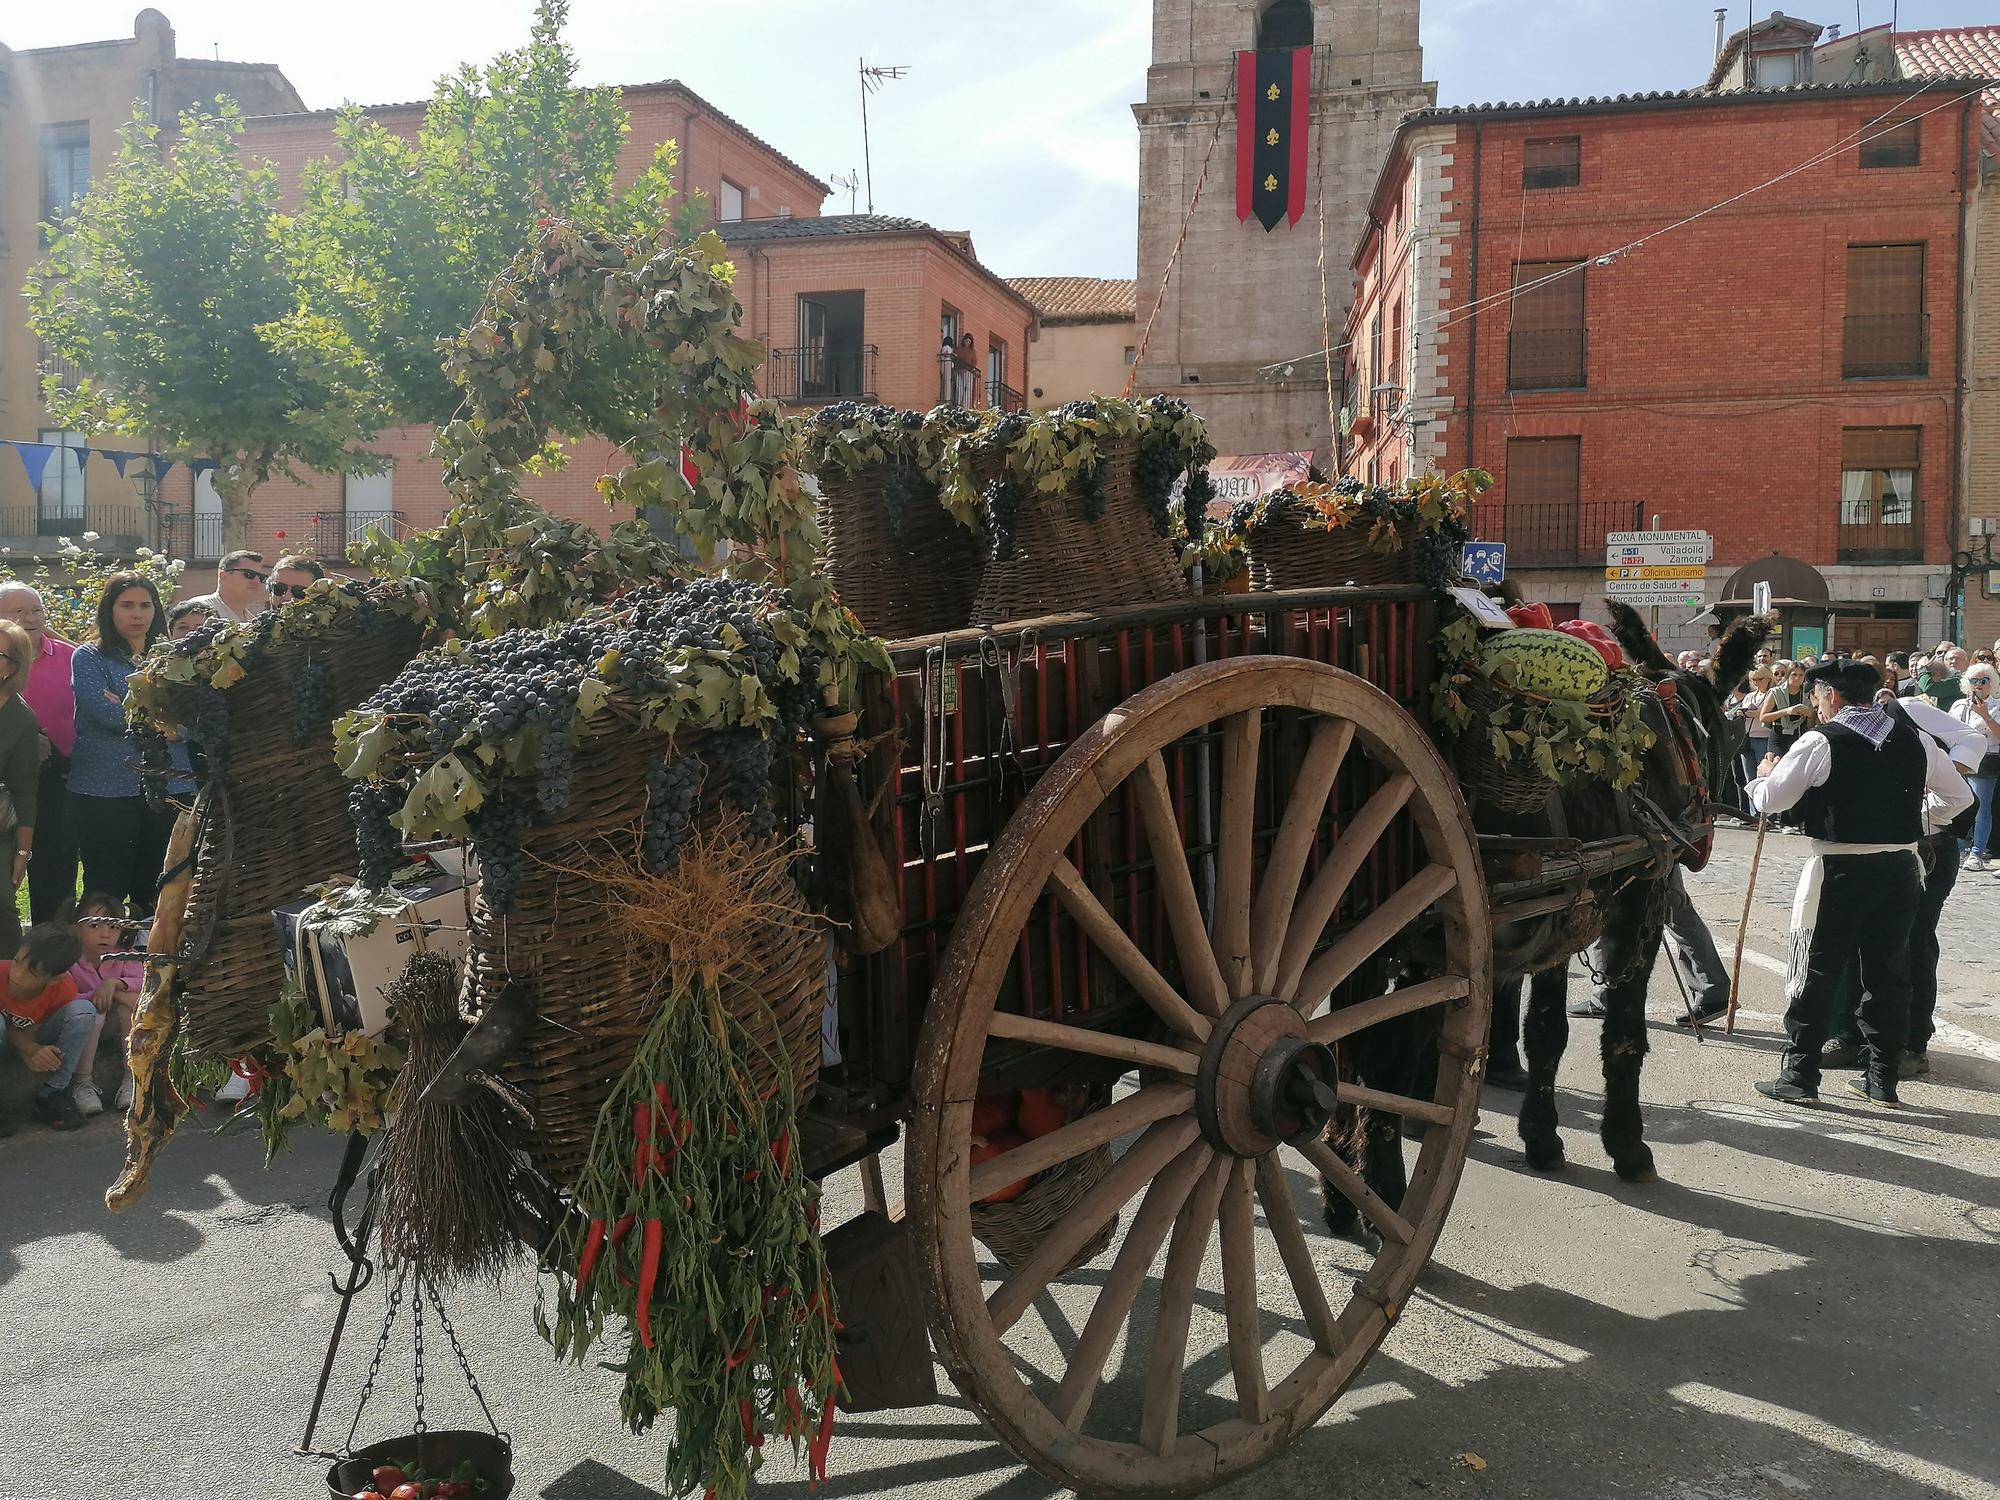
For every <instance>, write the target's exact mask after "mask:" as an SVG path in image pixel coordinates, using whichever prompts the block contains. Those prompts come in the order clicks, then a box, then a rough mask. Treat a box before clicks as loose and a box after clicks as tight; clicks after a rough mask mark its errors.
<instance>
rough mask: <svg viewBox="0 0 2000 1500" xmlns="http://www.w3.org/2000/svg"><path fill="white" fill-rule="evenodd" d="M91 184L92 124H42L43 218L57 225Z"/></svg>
mask: <svg viewBox="0 0 2000 1500" xmlns="http://www.w3.org/2000/svg"><path fill="white" fill-rule="evenodd" d="M89 186H90V127H89V126H88V125H84V124H76V125H45V126H43V127H42V219H43V221H44V222H46V223H50V224H53V223H54V222H55V221H56V220H58V219H60V218H62V217H63V216H65V215H66V214H68V212H69V210H70V205H71V204H73V203H74V202H76V200H77V199H79V198H81V197H82V196H83V194H84V191H85V189H87V188H88V187H89Z"/></svg>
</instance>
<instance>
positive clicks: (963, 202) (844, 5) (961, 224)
mask: <svg viewBox="0 0 2000 1500" xmlns="http://www.w3.org/2000/svg"><path fill="white" fill-rule="evenodd" d="M1788 3H1789V4H1791V5H1792V10H1791V13H1792V14H1796V15H1802V16H1806V17H1809V18H1811V19H1813V20H1817V21H1821V22H1825V23H1829V24H1834V23H1837V24H1839V25H1840V26H1841V27H1842V28H1843V30H1844V31H1851V30H1852V29H1853V28H1854V27H1855V26H1856V24H1857V23H1859V24H1864V25H1870V26H1872V25H1877V24H1880V23H1881V22H1884V21H1887V20H1889V19H1890V16H1891V10H1892V8H1893V9H1896V10H1897V11H1898V12H1899V15H1898V20H1899V23H1900V25H1901V26H1902V28H1903V29H1905V30H1913V29H1918V28H1924V27H1936V26H1966V25H1974V24H1981V23H1985V24H1991V23H1992V22H1994V21H1995V20H1996V19H2000V5H1996V3H1995V0H1788ZM140 8H141V7H140V5H139V3H138V0H66V3H64V4H62V5H41V6H25V5H22V6H13V5H9V6H7V7H5V8H4V13H0V42H5V43H6V44H7V45H8V46H10V47H16V48H22V47H43V46H55V45H61V44H64V43H71V42H82V41H97V40H104V39H107V38H111V37H120V36H129V35H130V34H131V28H132V19H133V17H134V16H135V15H136V14H137V12H138V10H139V9H140ZM159 8H160V9H161V10H162V11H164V12H165V14H166V15H167V17H168V19H169V20H170V21H171V22H172V23H173V25H174V30H175V34H176V38H177V41H178V45H179V48H180V51H181V53H182V55H184V56H195V55H213V51H214V49H215V47H216V46H217V45H218V44H219V46H220V49H221V52H220V55H221V56H222V57H224V58H227V59H232V60H236V61H250V62H275V63H277V64H278V65H279V66H280V67H282V68H283V69H284V71H285V73H286V75H287V76H288V77H289V78H290V79H291V80H292V83H293V85H294V86H295V87H296V88H297V89H298V91H299V93H300V94H301V95H302V96H303V97H304V98H305V101H306V103H307V105H308V106H310V107H312V108H322V107H327V106H331V105H336V104H340V103H343V102H350V101H351V102H358V103H386V102H392V101H398V100H406V99H416V98H422V97H424V96H426V95H428V94H429V93H430V91H431V84H432V81H433V80H434V79H436V77H437V76H438V75H439V74H440V73H443V72H445V71H447V70H449V69H452V68H454V67H456V66H457V65H459V64H460V63H463V62H467V61H478V60H483V59H484V58H486V57H488V56H490V55H492V54H493V53H494V52H497V51H500V50H502V49H504V48H509V47H514V46H518V45H520V44H521V43H522V42H523V41H525V40H526V37H527V34H528V27H529V23H530V21H531V19H532V17H533V13H534V5H533V0H414V3H412V0H342V3H341V4H340V6H339V7H338V16H339V24H338V25H329V24H328V16H329V14H330V13H329V12H328V11H327V10H326V9H325V8H323V7H320V6H304V5H298V6H294V5H278V4H273V3H271V0H160V5H159ZM1753 8H1754V10H1755V12H1756V14H1757V15H1759V16H1760V17H1761V16H1764V15H1768V14H1769V13H1770V11H1771V9H1772V4H1771V0H1758V3H1757V4H1756V5H1755V6H1754V7H1753V6H1751V5H1747V4H1745V3H1744V0H1736V3H1734V4H1733V5H1732V6H1731V8H1730V16H1729V25H1730V29H1732V30H1734V29H1737V28H1739V27H1740V26H1742V25H1743V24H1744V21H1745V20H1746V19H1747V17H1748V16H1749V14H1750V13H1751V11H1752V9H1753ZM1151 11H1152V7H1151V5H1150V4H1149V3H1148V0H973V3H970V4H966V3H959V4H948V3H944V0H753V3H752V4H749V5H743V4H732V3H728V0H720V3H719V0H703V3H699V4H697V3H693V0H573V3H572V7H571V15H570V25H569V38H570V42H571V45H572V46H573V47H574V48H575V49H576V52H577V56H578V62H579V67H580V70H581V75H582V79H583V81H584V82H586V83H593V84H616V83H645V82H652V81H654V80H657V79H660V78H668V77H673V78H679V79H681V80H682V81H683V82H685V83H686V84H688V85H689V86H690V87H692V88H693V89H694V90H695V91H696V92H698V93H700V94H702V95H704V96H705V97H707V98H708V99H709V100H710V101H711V102H713V103H714V104H715V105H716V106H717V107H718V108H720V109H722V110H723V111H725V112H726V113H728V114H731V115H733V116H735V117H736V119H738V120H739V121H741V122H742V123H743V124H744V125H746V126H747V127H748V128H750V129H751V130H753V131H755V132H756V133H757V134H759V135H761V136H762V137H764V139H766V140H767V141H769V142H770V143H771V144H772V145H774V146H776V147H777V148H778V149H779V150H780V151H782V152H784V153H785V154H786V155H788V156H790V157H792V158H793V159H794V160H796V161H798V162H800V163H802V164H803V165H804V166H806V167H807V168H808V169H810V170H811V171H813V172H814V173H816V174H817V175H818V176H819V177H821V178H822V179H823V180H826V181H829V182H830V181H832V179H833V178H834V176H836V175H844V174H846V173H848V172H859V171H861V170H862V169H863V156H862V143H861V111H860V90H859V80H858V77H857V69H858V67H859V65H860V62H861V60H862V59H864V58H865V59H866V60H867V61H868V62H869V63H870V64H871V65H900V66H904V67H907V68H908V69H909V72H908V74H907V76H905V77H903V78H900V79H896V80H893V81H888V82H885V83H884V84H883V85H882V89H881V92H879V93H878V94H876V95H875V96H874V98H873V99H872V100H871V102H870V105H869V129H870V138H871V143H872V160H873V176H874V201H875V208H876V211H877V212H879V213H894V214H907V215H909V216H911V217H914V218H920V219H924V220H927V221H928V222H930V223H932V224H935V225H938V226H939V227H940V228H947V229H966V230H970V231H971V232H972V235H973V240H974V243H975V245H976V247H977V248H978V251H979V255H980V258H981V259H982V260H983V261H985V262H986V263H987V264H988V265H989V266H991V267H992V268H993V269H994V270H996V271H998V272H999V273H1000V274H1001V275H1003V276H1054V275H1080V276H1130V275H1132V274H1133V268H1134V263H1135V259H1136V243H1135V242H1136V238H1137V216H1138V197H1137V194H1138V171H1139V164H1138V131H1137V128H1136V126H1135V125H1134V123H1133V119H1132V108H1131V106H1132V105H1133V103H1135V102H1136V101H1138V100H1139V99H1141V98H1142V97H1143V96H1144V93H1145V75H1146V65H1147V61H1148V51H1149V46H1150V33H1151ZM731 16H754V18H755V19H754V21H744V20H736V21H731V20H730V19H729V18H730V17H731ZM387 38H393V45H385V39H387ZM1422 42H1423V47H1424V76H1425V77H1426V78H1429V79H1433V80H1435V81H1436V83H1437V85H1438V99H1439V102H1440V103H1443V104H1472V103H1481V102H1486V101H1491V100H1503V99H1506V100H1521V99H1541V98H1549V97H1566V96H1573V95H1587V94H1618V93H1632V92H1637V91H1643V90H1650V89H1676V88H1687V87H1690V86H1693V85H1695V84H1698V83H1700V82H1701V81H1702V80H1703V79H1704V78H1705V77H1706V76H1707V72H1708V67H1709V63H1710V62H1711V60H1712V59H1713V55H1714V45H1715V18H1714V5H1713V4H1712V3H1711V0H1425V3H1424V7H1423V22H1422ZM848 203H849V195H848V193H847V191H846V190H845V189H836V190H835V191H834V193H833V195H832V196H831V197H829V198H828V200H827V203H826V205H825V211H826V212H828V213H836V212H845V211H846V210H847V208H848ZM856 206H857V207H860V208H864V209H865V208H866V206H867V196H866V190H865V188H864V189H863V191H862V193H861V194H860V195H859V198H858V201H857V203H856Z"/></svg>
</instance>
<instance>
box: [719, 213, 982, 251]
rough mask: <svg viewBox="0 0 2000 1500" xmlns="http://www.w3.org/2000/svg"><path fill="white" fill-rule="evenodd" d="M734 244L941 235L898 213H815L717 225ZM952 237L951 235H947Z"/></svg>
mask: <svg viewBox="0 0 2000 1500" xmlns="http://www.w3.org/2000/svg"><path fill="white" fill-rule="evenodd" d="M715 231H716V233H717V234H719V235H721V236H722V237H723V239H725V240H727V241H729V242H731V243H732V244H746V243H751V242H754V241H757V240H817V239H825V238H827V237H829V236H831V235H836V234H940V233H942V232H943V231H941V230H936V229H932V228H931V226H930V225H928V224H926V223H925V222H924V221H923V220H922V219H905V218H902V217H900V216H898V215H896V214H814V215H809V216H807V217H804V218H785V219H730V220H727V221H725V222H724V223H721V224H717V225H716V226H715ZM947 238H949V236H947Z"/></svg>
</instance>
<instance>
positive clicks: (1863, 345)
mask: <svg viewBox="0 0 2000 1500" xmlns="http://www.w3.org/2000/svg"><path fill="white" fill-rule="evenodd" d="M1925 323H1926V319H1925V317H1924V247H1923V246H1922V245H1849V246H1848V247H1847V317H1846V320H1845V324H1844V327H1843V330H1842V355H1841V374H1842V375H1844V376H1845V377H1846V378H1848V379H1849V380H1865V379H1869V378H1874V377H1880V376H1897V375H1922V374H1925V373H1926V372H1927V371H1928V369H1929V359H1928V355H1927V351H1926V349H1925V347H1924V345H1925V342H1926V341H1925V337H1924V333H1925Z"/></svg>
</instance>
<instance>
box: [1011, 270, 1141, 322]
mask: <svg viewBox="0 0 2000 1500" xmlns="http://www.w3.org/2000/svg"><path fill="white" fill-rule="evenodd" d="M1007 284H1008V285H1009V286H1011V287H1012V288H1013V289H1014V290H1015V291H1017V292H1019V293H1020V294H1021V295H1022V296H1023V297H1026V298H1027V299H1028V300H1029V301H1030V302H1032V303H1033V304H1034V305H1035V311H1037V312H1038V313H1040V314H1041V315H1042V321H1043V322H1044V323H1047V324H1061V323H1119V322H1123V321H1125V320H1126V319H1129V318H1135V317H1137V316H1138V314H1139V284H1138V283H1137V282H1136V281H1134V280H1132V279H1131V278H1130V277H1126V278H1124V279H1123V280H1120V279H1117V278H1115V277H1114V278H1106V277H1103V276H1010V277H1008V278H1007Z"/></svg>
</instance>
